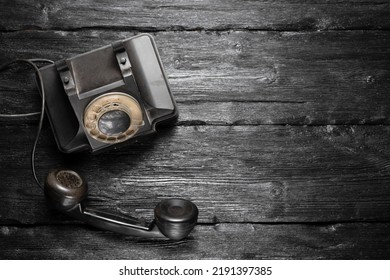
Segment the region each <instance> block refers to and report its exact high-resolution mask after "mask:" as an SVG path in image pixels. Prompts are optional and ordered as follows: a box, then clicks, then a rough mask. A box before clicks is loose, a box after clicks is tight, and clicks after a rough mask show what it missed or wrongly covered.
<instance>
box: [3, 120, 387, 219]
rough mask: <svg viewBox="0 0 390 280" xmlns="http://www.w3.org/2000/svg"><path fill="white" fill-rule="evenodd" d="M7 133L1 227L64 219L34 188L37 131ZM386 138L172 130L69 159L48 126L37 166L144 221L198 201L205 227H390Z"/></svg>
mask: <svg viewBox="0 0 390 280" xmlns="http://www.w3.org/2000/svg"><path fill="white" fill-rule="evenodd" d="M4 129H5V130H4ZM3 130H4V132H5V133H4V134H2V135H1V136H0V143H1V147H4V148H2V149H1V150H0V154H1V157H0V163H1V166H3V167H4V168H7V172H6V173H3V174H2V187H1V188H0V197H1V203H0V210H1V211H0V215H1V220H2V221H3V222H4V221H8V222H11V221H13V223H24V224H34V223H45V224H46V223H48V222H52V221H54V220H58V221H66V220H69V219H67V218H65V217H63V216H61V215H58V213H57V212H55V211H50V210H49V209H48V208H47V205H46V203H45V201H44V197H43V195H42V192H41V190H40V189H39V188H37V187H36V186H35V183H34V182H33V179H32V176H31V171H30V165H29V160H28V159H29V149H28V148H27V147H30V146H31V145H32V140H33V137H34V133H33V132H35V127H18V126H10V127H6V128H3ZM389 137H390V127H388V126H353V127H351V126H330V125H329V126H318V127H315V126H308V127H303V126H177V127H172V128H165V129H163V130H162V131H161V133H160V134H159V135H157V136H156V137H154V138H153V139H150V140H148V141H146V142H143V143H140V144H133V145H132V146H129V147H128V148H126V149H122V150H118V151H112V152H110V153H107V154H106V153H105V154H102V155H96V156H92V155H73V156H65V155H63V154H61V153H59V152H58V151H57V150H56V147H55V144H54V141H53V139H52V138H51V135H50V131H49V128H48V127H47V128H46V129H45V133H44V136H43V137H42V139H41V142H40V145H39V149H38V154H37V156H38V157H37V169H38V173H39V178H40V179H41V180H43V177H44V176H45V174H47V173H48V171H49V170H51V169H53V168H56V167H59V166H65V167H68V168H75V169H76V170H79V171H81V173H82V174H84V176H86V178H87V181H88V182H89V185H90V195H89V203H90V205H92V206H96V207H99V208H106V209H107V208H110V209H111V210H113V211H116V212H119V213H122V214H128V215H136V216H145V217H146V219H147V220H151V219H152V218H153V217H152V209H153V208H154V206H155V205H156V204H157V203H158V202H159V201H160V200H161V199H163V198H166V197H183V198H187V199H191V200H193V201H194V202H195V203H196V204H198V206H199V209H200V218H199V221H200V222H202V223H214V222H216V221H219V222H232V223H237V222H328V221H340V222H341V221H388V220H389V219H390V211H389V209H390V189H389V188H388V185H389V180H390V176H389V175H390V168H389V167H390V163H389V158H390V157H389V156H390V144H389V142H388V139H389ZM15 178H18V179H17V180H15ZM9 209H17V211H16V210H15V211H9Z"/></svg>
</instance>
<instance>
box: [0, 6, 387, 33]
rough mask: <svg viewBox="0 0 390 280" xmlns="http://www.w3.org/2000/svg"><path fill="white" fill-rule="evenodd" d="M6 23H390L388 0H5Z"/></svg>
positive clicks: (0, 24) (17, 26) (320, 26)
mask: <svg viewBox="0 0 390 280" xmlns="http://www.w3.org/2000/svg"><path fill="white" fill-rule="evenodd" d="M1 5H2V9H1V10H0V29H1V30H6V31H12V30H21V29H57V30H75V29H82V28H93V29H99V28H100V29H102V28H103V29H115V30H120V29H121V30H131V29H135V30H143V31H161V30H179V31H181V30H227V29H248V30H297V31H301V30H315V31H322V30H334V29H337V30H345V29H354V30H357V29H359V30H361V29H365V30H367V29H389V27H390V20H389V18H390V9H389V3H388V2H387V1H381V0H376V1H368V2H367V1H363V0H354V1H340V0H333V1H325V0H322V1H286V0H272V1H254V0H252V1H238V0H228V1H226V0H219V1H209V0H207V1H196V2H194V1H189V0H185V1H182V0H180V1H179V0H170V1H161V0H160V1H141V0H138V1H132V2H128V1H125V0H115V1H110V3H109V5H107V2H106V1H101V0H100V1H76V2H75V1H60V2H58V1H56V2H53V1H48V0H41V1H34V2H31V1H28V0H18V1H16V4H15V3H14V1H2V3H1Z"/></svg>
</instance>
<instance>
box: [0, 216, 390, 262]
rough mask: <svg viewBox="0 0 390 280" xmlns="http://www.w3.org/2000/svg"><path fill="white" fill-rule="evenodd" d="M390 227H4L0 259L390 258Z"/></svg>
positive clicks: (349, 224)
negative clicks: (152, 235) (159, 231)
mask: <svg viewBox="0 0 390 280" xmlns="http://www.w3.org/2000/svg"><path fill="white" fill-rule="evenodd" d="M389 230H390V225H389V223H347V224H338V223H335V224H317V225H310V224H308V225H305V224H304V225H302V224H289V225H286V224H272V225H270V224H216V225H198V226H197V227H196V228H195V230H194V231H193V233H191V235H190V236H189V237H188V238H187V239H184V240H182V241H178V242H173V241H162V240H160V241H159V240H144V239H139V238H135V237H129V236H120V235H117V234H114V233H109V232H104V231H99V230H96V229H94V228H91V227H88V226H83V225H63V226H57V227H53V226H35V227H15V226H0V247H1V248H4V249H3V250H1V251H0V259H61V260H63V259H76V260H80V259H130V260H132V259H147V260H148V259H387V258H388V256H389V253H390V246H389V244H390V237H389V234H388V232H389ZM26 237H28V238H26ZM373 237H375V238H373ZM9 244H12V247H11V246H9Z"/></svg>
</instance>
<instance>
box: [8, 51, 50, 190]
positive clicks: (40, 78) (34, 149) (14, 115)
mask: <svg viewBox="0 0 390 280" xmlns="http://www.w3.org/2000/svg"><path fill="white" fill-rule="evenodd" d="M39 62H47V63H54V62H53V61H51V60H49V59H16V60H13V61H10V62H7V63H4V64H2V65H1V66H0V71H2V70H4V69H6V68H7V67H8V66H10V65H12V64H15V63H26V64H28V65H30V66H31V67H33V68H34V70H35V72H36V74H37V76H38V80H39V87H40V89H41V93H42V102H41V111H40V112H33V113H26V114H10V115H7V114H0V117H5V118H19V117H29V116H34V115H39V114H40V118H39V123H38V130H37V134H36V136H35V140H34V144H33V147H32V150H31V170H32V173H33V176H34V180H35V182H36V183H37V185H38V186H39V187H40V188H41V189H43V185H42V184H41V183H40V182H39V180H38V177H37V173H36V170H35V152H36V148H37V144H38V140H39V136H40V135H41V131H42V126H43V118H44V115H45V89H44V86H43V78H42V74H41V72H39V69H38V67H37V65H36V64H35V63H39Z"/></svg>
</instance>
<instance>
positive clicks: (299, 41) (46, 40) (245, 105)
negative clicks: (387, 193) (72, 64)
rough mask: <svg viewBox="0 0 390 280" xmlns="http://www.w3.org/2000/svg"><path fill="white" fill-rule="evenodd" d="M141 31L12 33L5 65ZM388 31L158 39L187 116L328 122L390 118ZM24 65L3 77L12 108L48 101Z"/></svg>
mask: <svg viewBox="0 0 390 280" xmlns="http://www.w3.org/2000/svg"><path fill="white" fill-rule="evenodd" d="M132 35H134V33H129V32H114V33H113V32H107V31H101V32H95V31H82V32H53V31H48V32H37V31H31V32H15V33H5V34H4V33H3V34H0V40H2V41H3V42H4V43H3V44H1V45H0V53H1V54H2V57H0V61H7V60H10V59H14V58H17V57H23V58H32V57H45V58H50V59H53V60H58V59H60V58H64V57H71V56H74V55H76V54H80V53H83V52H85V51H88V50H91V49H94V48H98V47H100V46H103V45H106V44H109V43H111V42H113V41H115V40H119V39H123V38H126V37H130V36H132ZM388 35H389V34H388V33H386V32H385V33H384V32H377V31H372V32H362V31H343V32H326V33H322V32H319V33H316V32H314V33H295V32H277V33H275V32H241V31H238V32H236V31H233V32H225V33H216V32H211V33H205V32H200V33H198V32H180V33H174V32H158V33H156V34H155V35H154V36H155V39H156V42H157V44H158V47H159V50H160V53H161V57H162V59H163V62H164V65H165V68H166V71H167V73H168V76H169V82H170V84H171V87H172V91H173V93H174V95H175V98H176V99H177V101H178V104H179V109H180V111H181V113H182V114H181V119H180V121H181V122H183V123H186V122H190V123H191V122H195V123H203V124H229V125H230V124H292V125H299V124H303V125H327V124H389V123H390V100H389V98H390V97H389V95H388V94H387V89H388V88H389V87H390V79H389V77H390V55H389V50H390V37H389V36H388ZM194 42H196V43H195V44H194ZM26 45H28V46H29V48H28V49H26V48H25V46H26ZM10 50H12V52H11V51H10ZM65 50H66V51H65ZM23 69H25V68H22V69H21V70H20V71H19V72H17V70H16V69H14V70H13V71H10V72H7V73H4V74H3V75H1V76H0V85H1V86H0V91H1V92H2V95H3V96H4V97H3V98H4V99H2V102H4V104H9V106H3V107H5V109H3V110H5V111H6V110H8V111H18V112H20V111H24V110H26V111H27V110H33V109H34V108H36V109H37V108H38V106H39V97H38V96H37V95H36V94H34V90H35V85H34V82H33V80H32V78H30V79H25V78H24V75H25V74H24V73H25V72H22V70H23ZM24 71H26V70H24ZM21 99H25V102H23V103H21V102H20V100H21ZM29 104H33V105H31V107H30V106H29ZM20 106H23V108H20ZM36 109H35V110H36Z"/></svg>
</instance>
